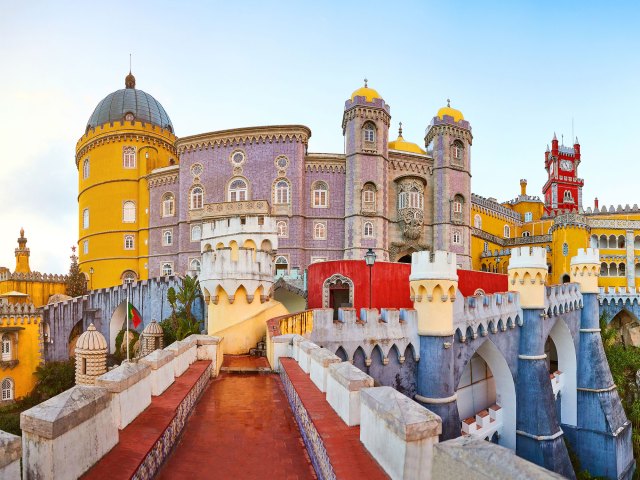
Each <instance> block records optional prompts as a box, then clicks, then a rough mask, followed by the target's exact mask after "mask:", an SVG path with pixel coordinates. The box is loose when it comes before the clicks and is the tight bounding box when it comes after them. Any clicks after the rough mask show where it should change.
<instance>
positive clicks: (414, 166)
mask: <svg viewBox="0 0 640 480" xmlns="http://www.w3.org/2000/svg"><path fill="white" fill-rule="evenodd" d="M389 165H390V166H391V168H392V169H393V170H397V171H399V172H411V173H419V174H422V175H433V166H432V165H425V164H422V163H416V162H409V161H406V160H396V159H393V160H389Z"/></svg>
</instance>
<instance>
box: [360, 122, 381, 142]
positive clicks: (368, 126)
mask: <svg viewBox="0 0 640 480" xmlns="http://www.w3.org/2000/svg"><path fill="white" fill-rule="evenodd" d="M377 133H378V132H377V128H376V126H375V124H374V123H373V122H371V121H368V122H365V124H364V125H363V126H362V139H363V140H364V141H365V142H366V143H376V137H377V136H378V135H377ZM369 137H370V138H369Z"/></svg>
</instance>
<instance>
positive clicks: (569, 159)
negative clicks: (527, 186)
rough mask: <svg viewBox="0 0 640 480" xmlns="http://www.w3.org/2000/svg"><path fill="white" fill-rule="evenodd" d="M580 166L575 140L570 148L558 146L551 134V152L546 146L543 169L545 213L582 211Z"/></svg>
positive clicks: (556, 140)
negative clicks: (544, 171) (544, 174)
mask: <svg viewBox="0 0 640 480" xmlns="http://www.w3.org/2000/svg"><path fill="white" fill-rule="evenodd" d="M578 165H580V144H579V143H578V139H577V138H576V141H575V143H574V144H573V148H572V147H565V146H564V145H558V139H557V138H556V134H555V133H554V134H553V140H552V141H551V150H549V146H547V151H546V152H545V154H544V168H545V169H546V170H547V181H546V183H545V184H544V186H543V187H542V194H543V195H544V203H545V207H544V208H545V211H546V213H552V212H554V213H556V214H557V213H563V212H566V211H570V212H579V211H582V187H583V185H584V180H583V179H582V178H579V177H578Z"/></svg>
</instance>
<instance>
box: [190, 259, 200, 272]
mask: <svg viewBox="0 0 640 480" xmlns="http://www.w3.org/2000/svg"><path fill="white" fill-rule="evenodd" d="M193 262H198V268H192V267H193ZM189 270H195V271H196V272H200V271H201V270H202V261H201V260H200V259H199V258H198V257H191V258H189Z"/></svg>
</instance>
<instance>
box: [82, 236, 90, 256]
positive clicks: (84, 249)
mask: <svg viewBox="0 0 640 480" xmlns="http://www.w3.org/2000/svg"><path fill="white" fill-rule="evenodd" d="M82 253H84V254H85V255H86V254H87V253H89V240H85V241H84V242H82Z"/></svg>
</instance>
